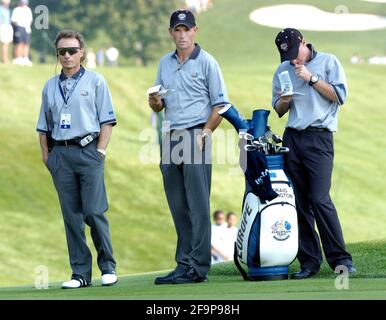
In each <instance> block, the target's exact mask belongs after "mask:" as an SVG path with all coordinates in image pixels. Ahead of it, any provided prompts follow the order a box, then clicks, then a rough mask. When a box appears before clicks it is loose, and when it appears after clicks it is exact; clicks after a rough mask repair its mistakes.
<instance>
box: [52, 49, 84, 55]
mask: <svg viewBox="0 0 386 320" xmlns="http://www.w3.org/2000/svg"><path fill="white" fill-rule="evenodd" d="M79 49H80V48H79V47H68V48H59V49H57V50H56V51H57V53H58V54H60V55H61V56H65V55H66V53H67V52H68V53H69V54H70V56H72V55H74V54H75V53H77V52H78V50H79Z"/></svg>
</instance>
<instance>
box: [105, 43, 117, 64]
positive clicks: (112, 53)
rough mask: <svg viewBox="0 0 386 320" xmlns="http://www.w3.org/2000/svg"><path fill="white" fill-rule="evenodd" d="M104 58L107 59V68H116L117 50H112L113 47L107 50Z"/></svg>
mask: <svg viewBox="0 0 386 320" xmlns="http://www.w3.org/2000/svg"><path fill="white" fill-rule="evenodd" d="M106 57H107V65H108V66H109V67H116V66H118V57H119V51H118V49H117V48H114V47H113V46H111V47H110V48H108V49H107V50H106Z"/></svg>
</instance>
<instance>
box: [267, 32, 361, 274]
mask: <svg viewBox="0 0 386 320" xmlns="http://www.w3.org/2000/svg"><path fill="white" fill-rule="evenodd" d="M275 44H276V46H277V48H278V50H279V53H280V58H281V64H280V65H279V67H278V68H277V70H276V72H275V75H274V77H273V86H272V87H273V88H272V89H273V92H272V96H273V98H272V106H273V107H274V109H275V111H276V112H277V113H278V115H279V117H282V116H283V115H284V114H285V113H287V112H289V116H288V122H287V125H286V129H285V132H284V136H283V140H284V141H283V144H284V145H286V146H288V147H289V148H290V152H289V153H288V154H287V156H286V167H285V168H286V171H287V173H288V175H289V176H290V178H291V180H292V182H293V185H294V191H295V196H296V208H297V212H298V223H299V252H298V255H297V258H298V260H299V262H300V266H301V270H300V271H299V272H297V273H294V274H292V276H291V278H292V279H305V278H309V277H311V276H313V275H315V274H316V273H317V272H318V271H319V269H320V264H321V263H322V251H321V248H320V241H319V237H318V234H317V233H316V230H315V227H314V224H315V222H316V225H317V227H318V231H319V234H320V238H321V241H322V245H323V250H324V254H325V256H326V259H327V262H328V264H329V265H330V267H331V268H332V269H333V270H335V268H336V267H338V266H345V267H346V268H347V269H346V270H347V271H348V272H349V273H353V272H355V271H356V270H355V268H354V267H353V264H352V257H351V255H350V254H349V253H348V252H347V251H346V248H345V242H344V239H343V233H342V228H341V225H340V222H339V218H338V215H337V212H336V209H335V206H334V204H333V202H332V200H331V198H330V195H329V191H330V187H331V175H332V168H333V160H334V146H333V132H334V131H336V130H337V122H338V111H339V109H340V106H341V105H342V104H343V103H344V102H345V100H346V97H347V83H346V77H345V74H344V71H343V68H342V65H341V64H340V62H339V61H338V59H337V58H336V57H335V56H334V55H331V54H327V53H321V52H316V50H315V49H314V47H313V46H312V45H311V44H307V43H306V42H305V40H304V39H303V36H302V34H301V33H300V32H299V31H298V30H296V29H292V28H286V29H284V30H282V31H280V32H279V33H278V35H277V36H276V39H275ZM285 71H288V74H289V78H290V80H291V82H292V86H293V90H289V92H285V91H286V90H285V89H284V87H285V86H282V84H283V80H282V83H281V82H280V78H282V77H283V76H282V75H283V74H282V72H285ZM287 87H290V86H288V85H287ZM291 91H292V92H291ZM283 94H284V95H283Z"/></svg>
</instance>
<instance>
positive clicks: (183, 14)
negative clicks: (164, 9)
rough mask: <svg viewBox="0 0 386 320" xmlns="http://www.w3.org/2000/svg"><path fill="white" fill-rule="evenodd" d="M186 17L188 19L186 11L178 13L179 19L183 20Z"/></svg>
mask: <svg viewBox="0 0 386 320" xmlns="http://www.w3.org/2000/svg"><path fill="white" fill-rule="evenodd" d="M185 19H186V14H185V13H180V14H179V15H178V20H181V21H183V20H185Z"/></svg>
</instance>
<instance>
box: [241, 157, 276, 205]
mask: <svg viewBox="0 0 386 320" xmlns="http://www.w3.org/2000/svg"><path fill="white" fill-rule="evenodd" d="M246 153H247V166H246V170H245V171H244V175H245V179H246V180H247V182H248V184H249V185H250V187H251V188H252V192H253V193H254V194H255V195H256V196H257V197H259V198H260V201H261V202H265V201H272V200H273V199H275V198H276V197H277V196H278V194H277V193H276V192H275V191H274V190H273V189H272V183H271V178H270V176H269V171H268V163H267V158H266V157H265V155H264V154H263V153H261V152H258V151H248V152H246ZM240 161H241V157H240ZM240 166H241V168H243V167H242V164H241V163H240Z"/></svg>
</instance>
